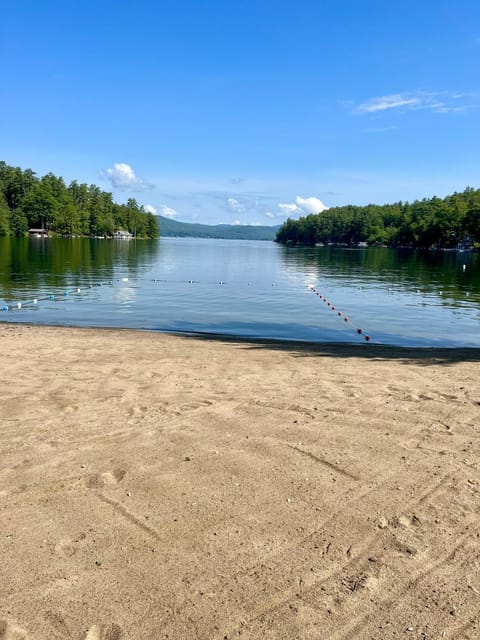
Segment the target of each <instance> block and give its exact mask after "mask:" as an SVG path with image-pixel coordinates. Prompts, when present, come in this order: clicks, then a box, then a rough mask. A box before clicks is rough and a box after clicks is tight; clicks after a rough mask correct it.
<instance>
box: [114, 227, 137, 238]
mask: <svg viewBox="0 0 480 640" xmlns="http://www.w3.org/2000/svg"><path fill="white" fill-rule="evenodd" d="M132 238H133V233H130V232H129V231H124V230H123V229H119V230H118V231H115V233H114V234H113V239H114V240H131V239H132Z"/></svg>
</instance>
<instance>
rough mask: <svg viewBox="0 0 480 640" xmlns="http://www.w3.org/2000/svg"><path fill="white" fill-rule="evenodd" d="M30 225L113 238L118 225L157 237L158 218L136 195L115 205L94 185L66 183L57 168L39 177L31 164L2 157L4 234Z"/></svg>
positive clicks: (0, 218) (0, 232)
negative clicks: (22, 166) (18, 164)
mask: <svg viewBox="0 0 480 640" xmlns="http://www.w3.org/2000/svg"><path fill="white" fill-rule="evenodd" d="M31 228H44V229H46V230H47V231H48V232H49V233H51V234H55V235H60V236H102V237H110V236H112V235H113V233H114V232H115V231H118V230H123V231H128V232H130V233H131V234H134V235H135V236H136V237H138V238H158V236H159V229H158V220H157V217H156V216H154V215H152V214H151V213H148V212H147V211H145V210H144V208H143V207H142V206H139V204H138V203H137V201H136V200H135V199H134V198H130V199H128V200H127V202H126V204H117V203H116V202H114V201H113V197H112V194H111V193H109V192H107V191H102V190H101V189H100V188H99V187H97V186H96V185H94V184H91V185H87V184H84V183H81V184H79V183H78V182H77V181H76V180H74V181H73V182H71V183H70V184H69V185H68V186H67V185H66V184H65V182H64V180H63V178H60V177H57V176H55V175H53V173H47V174H46V175H45V176H43V177H42V178H38V177H37V176H36V175H35V173H34V172H33V171H32V170H31V169H25V170H22V169H20V168H19V167H12V166H9V165H7V164H6V163H5V162H4V161H0V236H6V235H14V236H24V235H25V234H26V233H28V230H29V229H31Z"/></svg>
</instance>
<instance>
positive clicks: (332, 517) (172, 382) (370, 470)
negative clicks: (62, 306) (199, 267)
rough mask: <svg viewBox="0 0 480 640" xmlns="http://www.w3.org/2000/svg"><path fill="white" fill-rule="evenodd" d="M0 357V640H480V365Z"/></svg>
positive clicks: (307, 353) (10, 352)
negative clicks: (413, 639) (0, 361)
mask: <svg viewBox="0 0 480 640" xmlns="http://www.w3.org/2000/svg"><path fill="white" fill-rule="evenodd" d="M0 339H1V346H2V372H1V400H0V449H1V458H0V639H1V640H14V639H15V640H20V639H26V640H27V639H28V640H32V639H36V640H64V639H69V638H73V639H75V640H119V639H135V640H136V639H138V640H157V639H163V638H170V639H175V640H179V639H183V638H185V639H195V638H198V639H201V640H203V639H205V640H207V639H208V640H209V639H218V640H222V639H225V638H228V639H229V640H230V639H233V638H237V637H240V638H243V639H244V640H246V639H260V638H265V639H273V638H275V639H279V638H280V639H283V638H285V639H290V638H292V639H302V640H303V639H305V640H310V639H312V640H313V639H315V640H317V639H327V640H350V639H357V638H358V639H372V638H373V639H377V638H378V639H394V638H395V639H396V638H403V637H405V638H418V639H424V640H426V639H428V640H433V639H436V638H438V639H440V638H448V639H454V638H455V639H458V640H468V639H471V640H473V639H478V638H480V613H479V611H480V439H479V436H480V384H479V382H480V375H479V372H480V351H475V350H463V351H447V350H444V351H432V350H430V351H424V352H422V351H414V350H399V349H387V348H385V349H382V348H376V347H374V346H373V345H365V347H363V346H362V347H335V346H330V347H328V346H318V347H311V346H308V345H306V346H303V347H302V346H301V345H299V346H298V347H296V346H295V345H292V344H290V345H281V344H275V343H272V344H262V343H260V342H258V343H242V342H240V341H227V340H221V339H218V340H215V339H210V340H206V339H198V338H191V337H176V336H167V335H161V334H152V333H139V332H128V331H113V330H112V331H110V330H81V329H69V328H46V327H28V326H8V325H0Z"/></svg>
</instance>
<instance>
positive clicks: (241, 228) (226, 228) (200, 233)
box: [157, 216, 280, 240]
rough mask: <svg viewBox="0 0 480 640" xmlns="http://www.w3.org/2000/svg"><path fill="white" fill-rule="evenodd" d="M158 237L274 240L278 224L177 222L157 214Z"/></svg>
mask: <svg viewBox="0 0 480 640" xmlns="http://www.w3.org/2000/svg"><path fill="white" fill-rule="evenodd" d="M157 218H158V222H159V225H160V237H162V236H163V237H168V236H170V237H172V236H173V237H176V238H218V239H225V240H275V237H276V235H277V231H278V229H279V228H280V225H277V226H275V227H267V226H265V227H260V226H254V225H243V224H215V225H210V224H196V223H190V222H177V221H176V220H171V219H170V218H165V217H164V216H157Z"/></svg>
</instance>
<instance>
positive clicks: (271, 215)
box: [265, 211, 275, 218]
mask: <svg viewBox="0 0 480 640" xmlns="http://www.w3.org/2000/svg"><path fill="white" fill-rule="evenodd" d="M265 215H266V216H267V218H275V214H274V213H272V212H271V211H265Z"/></svg>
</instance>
